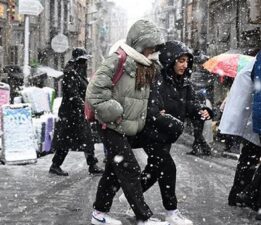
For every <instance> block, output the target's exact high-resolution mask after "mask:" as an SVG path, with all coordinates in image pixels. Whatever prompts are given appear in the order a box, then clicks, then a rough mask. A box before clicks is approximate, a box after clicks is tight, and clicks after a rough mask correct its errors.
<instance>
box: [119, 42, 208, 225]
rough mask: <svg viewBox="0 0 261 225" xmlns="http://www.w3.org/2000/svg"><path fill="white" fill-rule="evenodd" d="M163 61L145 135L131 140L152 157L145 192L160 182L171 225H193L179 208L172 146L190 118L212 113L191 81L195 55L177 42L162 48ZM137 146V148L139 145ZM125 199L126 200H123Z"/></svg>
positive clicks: (149, 157)
mask: <svg viewBox="0 0 261 225" xmlns="http://www.w3.org/2000/svg"><path fill="white" fill-rule="evenodd" d="M159 51H160V55H159V60H160V63H161V64H162V66H163V68H162V70H161V75H160V76H159V78H158V80H156V82H154V84H153V86H152V88H151V93H150V98H149V104H148V116H147V121H146V125H145V127H144V130H143V132H142V133H141V134H140V135H138V136H136V137H135V138H132V139H131V144H132V147H134V148H135V147H142V148H143V149H144V151H145V152H146V153H147V155H148V159H147V165H146V166H145V169H144V170H143V172H142V176H141V178H142V179H141V183H142V189H143V191H144V192H145V191H146V190H148V189H149V188H150V187H151V186H153V184H154V183H156V182H158V183H159V187H160V191H161V196H162V201H163V206H164V208H165V209H166V211H167V214H166V221H168V222H169V223H170V224H177V225H192V224H193V223H192V221H190V220H189V219H187V218H185V217H184V216H182V215H181V213H180V212H179V210H178V209H177V198H176V193H175V188H176V165H175V163H174V160H173V158H172V157H171V154H170V149H171V144H172V143H174V142H175V141H176V140H177V139H178V137H179V136H180V135H181V133H182V131H183V122H184V120H185V118H186V117H190V118H193V119H194V120H200V119H203V120H205V119H210V117H211V114H212V112H211V110H210V109H209V108H207V107H204V106H202V105H200V104H199V101H198V100H197V98H196V95H195V93H194V91H193V88H192V85H191V83H190V81H189V77H190V74H191V69H192V65H193V55H192V54H191V52H190V50H189V49H188V48H187V47H186V45H185V44H183V43H181V42H177V41H173V42H167V43H166V44H165V45H163V46H161V47H160V49H159ZM135 145H137V146H135ZM120 198H121V199H123V197H122V196H121V197H120Z"/></svg>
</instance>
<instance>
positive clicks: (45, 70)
mask: <svg viewBox="0 0 261 225" xmlns="http://www.w3.org/2000/svg"><path fill="white" fill-rule="evenodd" d="M37 72H41V73H46V74H47V76H48V77H52V78H55V79H60V78H61V77H62V76H63V72H62V71H59V70H55V69H53V68H51V67H49V66H39V67H37Z"/></svg>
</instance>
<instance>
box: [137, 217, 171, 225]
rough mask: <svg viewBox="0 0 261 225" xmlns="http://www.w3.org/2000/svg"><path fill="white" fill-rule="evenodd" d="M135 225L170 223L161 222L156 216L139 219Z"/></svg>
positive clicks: (166, 223) (164, 224)
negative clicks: (144, 219)
mask: <svg viewBox="0 0 261 225" xmlns="http://www.w3.org/2000/svg"><path fill="white" fill-rule="evenodd" d="M137 225H170V224H169V223H168V222H165V221H164V222H162V221H160V220H159V219H157V218H149V219H148V220H146V221H139V222H138V223H137Z"/></svg>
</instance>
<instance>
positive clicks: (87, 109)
mask: <svg viewBox="0 0 261 225" xmlns="http://www.w3.org/2000/svg"><path fill="white" fill-rule="evenodd" d="M116 53H117V54H118V56H119V63H118V68H117V70H116V72H115V74H114V75H113V78H112V86H114V85H116V84H117V83H118V81H119V80H120V78H121V76H122V74H123V69H124V63H125V61H126V58H127V54H126V52H125V51H123V49H121V48H119V49H118V50H117V52H116ZM84 115H85V119H86V120H87V121H88V122H94V121H95V114H94V111H93V109H92V107H91V105H90V104H89V103H88V102H86V101H85V106H84Z"/></svg>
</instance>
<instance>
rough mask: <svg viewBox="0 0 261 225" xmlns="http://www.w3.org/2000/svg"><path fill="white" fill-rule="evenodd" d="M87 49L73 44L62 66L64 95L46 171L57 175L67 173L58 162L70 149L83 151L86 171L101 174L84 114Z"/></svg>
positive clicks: (61, 160) (86, 83)
mask: <svg viewBox="0 0 261 225" xmlns="http://www.w3.org/2000/svg"><path fill="white" fill-rule="evenodd" d="M87 59H88V56H87V52H86V50H85V49H83V48H75V49H74V50H73V52H72V59H71V60H70V61H69V62H68V63H67V65H66V66H65V69H64V77H63V81H62V88H63V98H62V103H61V106H60V108H59V112H58V116H59V120H58V122H57V125H56V127H55V131H54V138H53V142H52V151H55V155H54V157H53V160H52V161H53V163H52V165H51V167H50V170H49V172H50V173H52V174H56V175H60V176H68V173H67V172H65V171H63V170H62V169H61V167H60V166H61V165H62V163H63V161H64V159H65V157H66V156H67V154H68V151H69V150H75V151H83V152H84V155H85V157H86V161H87V164H88V165H89V173H91V174H101V173H102V172H103V170H102V169H101V168H99V167H98V166H97V162H98V160H97V158H96V157H95V156H94V142H93V138H92V134H91V129H90V125H89V123H88V122H87V120H86V119H85V116H84V100H85V91H86V88H87V85H88V81H87V76H86V69H87Z"/></svg>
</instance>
